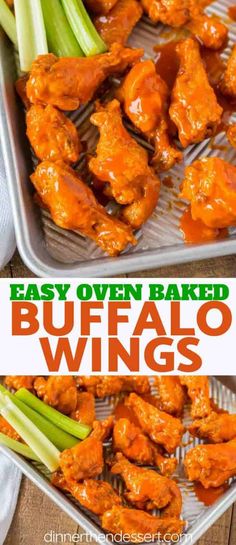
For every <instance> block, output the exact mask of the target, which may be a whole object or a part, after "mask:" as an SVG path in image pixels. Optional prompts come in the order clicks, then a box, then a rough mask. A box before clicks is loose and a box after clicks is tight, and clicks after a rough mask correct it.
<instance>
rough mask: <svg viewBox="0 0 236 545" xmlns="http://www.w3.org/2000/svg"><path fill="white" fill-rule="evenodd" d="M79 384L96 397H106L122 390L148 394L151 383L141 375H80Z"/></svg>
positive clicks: (77, 380)
mask: <svg viewBox="0 0 236 545" xmlns="http://www.w3.org/2000/svg"><path fill="white" fill-rule="evenodd" d="M76 383H77V386H78V387H79V388H83V389H85V390H87V391H88V392H91V393H92V394H93V395H95V397H100V398H104V397H106V396H111V395H116V394H119V393H120V392H130V391H134V392H137V393H138V394H148V393H149V392H150V384H149V380H148V377H139V376H129V377H126V376H119V377H110V376H108V375H107V376H106V375H104V376H100V377H91V376H79V377H77V379H76Z"/></svg>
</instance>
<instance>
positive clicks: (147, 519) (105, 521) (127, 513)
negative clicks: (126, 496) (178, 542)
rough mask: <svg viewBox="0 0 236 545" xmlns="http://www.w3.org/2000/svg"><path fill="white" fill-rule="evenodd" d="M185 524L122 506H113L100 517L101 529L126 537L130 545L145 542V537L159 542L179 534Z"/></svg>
mask: <svg viewBox="0 0 236 545" xmlns="http://www.w3.org/2000/svg"><path fill="white" fill-rule="evenodd" d="M184 526H185V522H183V521H182V520H180V519H175V518H158V517H155V516H153V515H150V514H149V513H146V512H145V511H141V510H140V509H128V508H127V507H122V506H113V507H112V509H110V510H109V511H106V513H104V515H103V517H102V527H103V528H104V530H106V531H107V532H112V533H113V534H116V535H119V536H120V535H124V534H125V536H128V539H129V541H130V542H132V543H142V542H143V541H146V536H148V539H149V540H150V535H151V537H153V539H152V541H159V540H160V539H162V538H164V537H165V536H166V535H168V539H170V537H171V535H173V536H175V539H176V534H181V532H182V531H183V529H184Z"/></svg>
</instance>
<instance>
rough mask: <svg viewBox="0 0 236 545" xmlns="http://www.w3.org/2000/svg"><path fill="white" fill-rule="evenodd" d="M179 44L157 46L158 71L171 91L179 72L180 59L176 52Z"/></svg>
mask: <svg viewBox="0 0 236 545" xmlns="http://www.w3.org/2000/svg"><path fill="white" fill-rule="evenodd" d="M176 45H177V42H174V41H172V42H167V43H165V44H162V45H157V46H155V48H154V51H155V52H156V53H157V55H156V59H155V63H156V71H157V73H158V74H159V76H161V78H162V79H163V80H164V81H165V82H166V84H167V85H168V87H169V89H170V90H171V89H172V88H173V86H174V83H175V80H176V76H177V74H178V71H179V64H180V63H179V57H178V54H177V52H176Z"/></svg>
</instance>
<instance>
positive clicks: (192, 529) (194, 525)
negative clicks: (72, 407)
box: [0, 377, 236, 545]
mask: <svg viewBox="0 0 236 545" xmlns="http://www.w3.org/2000/svg"><path fill="white" fill-rule="evenodd" d="M210 382H211V397H212V399H213V400H214V402H215V403H216V404H217V405H218V406H219V407H221V408H223V409H225V410H228V411H230V412H231V413H233V412H236V393H235V391H236V388H235V380H234V378H233V377H227V386H225V385H224V384H223V383H221V382H220V381H219V380H218V379H216V378H211V379H210ZM153 393H155V390H153ZM119 399H120V398H119V396H116V397H112V398H107V399H104V400H97V401H96V416H97V418H98V419H103V418H105V417H107V416H108V415H109V414H110V413H111V412H112V411H113V407H114V406H115V405H116V403H117V402H118V401H119ZM183 422H184V424H185V425H188V424H189V422H190V411H189V406H186V407H185V412H184V419H183ZM199 443H200V441H199V440H198V439H194V440H193V442H192V443H191V444H190V443H189V434H188V432H187V433H186V434H185V435H184V438H183V444H185V445H186V444H188V446H186V447H184V446H183V447H180V448H179V449H177V452H176V456H177V458H178V462H179V464H178V469H177V472H176V474H175V477H176V478H177V480H178V484H179V486H180V489H181V492H182V496H183V511H182V517H183V519H184V520H186V521H188V528H187V530H185V537H183V538H182V539H181V541H179V542H178V543H179V544H180V545H184V544H185V545H186V544H190V543H191V544H192V545H194V543H196V541H197V540H198V539H200V537H201V536H202V535H203V534H204V533H205V532H206V531H207V530H208V528H210V526H211V525H212V524H214V523H215V521H216V520H217V519H218V518H219V517H220V516H221V515H222V514H223V513H224V512H225V511H226V510H227V509H228V508H229V507H230V505H232V504H233V503H234V502H235V501H236V480H235V479H234V480H232V481H231V483H230V486H229V488H228V490H227V491H226V492H225V493H224V494H223V495H222V496H221V497H220V498H219V499H218V500H217V501H216V502H215V503H214V504H213V505H212V506H211V507H206V506H205V505H204V503H202V502H201V501H200V500H199V499H198V497H197V495H196V493H195V488H194V486H193V483H191V482H188V481H187V479H186V477H185V476H184V470H183V459H184V456H185V453H186V451H187V450H188V449H190V448H192V447H193V446H195V445H196V444H199ZM106 448H107V449H109V444H107V446H106ZM0 450H2V452H4V453H5V454H6V456H7V457H8V458H10V459H11V460H12V461H13V462H14V463H15V464H16V465H17V466H18V467H19V468H20V469H21V470H22V472H23V473H24V474H25V475H26V477H28V478H29V479H30V480H31V481H32V482H33V483H34V484H35V485H36V486H38V487H39V488H40V489H41V490H42V491H43V492H44V493H45V494H47V496H49V497H50V498H51V500H53V501H54V502H55V503H56V504H57V505H58V506H59V507H61V509H62V510H63V511H65V513H67V515H69V516H70V517H71V518H72V519H73V520H75V522H76V523H77V524H79V525H80V526H81V527H82V528H83V529H84V530H85V531H86V532H88V533H89V534H92V536H93V538H94V539H95V540H96V541H98V543H104V534H103V531H102V529H101V527H100V525H99V520H98V518H97V517H96V516H94V515H91V513H90V512H89V511H87V510H86V509H83V508H81V506H80V505H79V504H78V502H76V500H74V499H73V498H72V496H70V495H69V494H68V495H65V494H63V493H62V492H60V491H59V490H57V489H56V488H54V487H53V486H52V485H51V484H50V481H49V475H48V474H47V473H45V471H44V470H43V467H42V466H41V465H39V464H36V463H31V462H28V461H25V460H24V459H23V458H22V457H21V456H19V455H17V454H15V453H13V452H11V451H10V450H8V449H7V448H5V447H0ZM101 478H103V479H105V480H108V481H110V482H112V483H113V485H114V486H115V487H116V488H117V489H118V490H119V491H120V492H122V486H123V485H122V482H121V480H120V478H119V477H114V476H112V475H111V474H110V473H109V471H108V470H107V469H105V470H104V473H103V475H102V476H101ZM101 534H102V535H101ZM107 543H110V541H109V540H108V538H107Z"/></svg>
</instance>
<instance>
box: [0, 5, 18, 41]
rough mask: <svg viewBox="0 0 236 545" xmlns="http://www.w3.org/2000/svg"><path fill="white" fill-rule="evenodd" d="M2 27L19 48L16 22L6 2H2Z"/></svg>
mask: <svg viewBox="0 0 236 545" xmlns="http://www.w3.org/2000/svg"><path fill="white" fill-rule="evenodd" d="M0 25H1V26H2V28H3V30H5V32H6V34H7V35H8V38H10V40H11V42H13V44H14V45H15V46H16V47H17V45H18V42H17V34H16V20H15V17H14V15H13V13H12V11H11V10H10V8H9V7H8V5H7V4H6V2H5V0H0Z"/></svg>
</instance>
